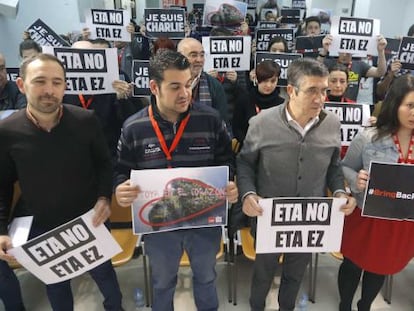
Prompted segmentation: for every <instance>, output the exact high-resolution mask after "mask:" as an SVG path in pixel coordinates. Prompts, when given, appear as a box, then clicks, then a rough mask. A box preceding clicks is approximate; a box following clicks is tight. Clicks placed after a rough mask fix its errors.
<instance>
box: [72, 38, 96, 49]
mask: <svg viewBox="0 0 414 311" xmlns="http://www.w3.org/2000/svg"><path fill="white" fill-rule="evenodd" d="M72 47H73V48H75V49H93V48H94V46H93V44H92V42H90V41H84V40H82V41H76V42H75V43H73V44H72Z"/></svg>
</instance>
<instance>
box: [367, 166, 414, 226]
mask: <svg viewBox="0 0 414 311" xmlns="http://www.w3.org/2000/svg"><path fill="white" fill-rule="evenodd" d="M413 176H414V166H413V165H410V164H399V163H382V162H374V161H372V162H371V164H370V168H369V180H368V184H367V187H366V191H365V198H364V204H363V207H362V215H363V216H366V217H374V218H383V219H395V220H411V221H413V220H414V205H413V200H414V191H413V189H414V179H413Z"/></svg>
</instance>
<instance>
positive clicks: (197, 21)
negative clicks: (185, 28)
mask: <svg viewBox="0 0 414 311" xmlns="http://www.w3.org/2000/svg"><path fill="white" fill-rule="evenodd" d="M203 15H204V3H193V9H192V10H191V11H190V12H189V13H188V23H189V24H190V25H198V26H202V25H203Z"/></svg>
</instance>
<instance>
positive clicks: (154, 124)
mask: <svg viewBox="0 0 414 311" xmlns="http://www.w3.org/2000/svg"><path fill="white" fill-rule="evenodd" d="M148 114H149V118H150V120H151V124H152V127H153V129H154V131H155V134H156V135H157V138H158V141H159V142H160V145H161V149H162V151H163V152H164V154H165V157H166V158H167V161H168V162H170V161H171V160H172V156H171V152H173V151H174V150H175V148H176V147H177V145H178V143H179V142H180V139H181V137H182V136H183V133H184V129H185V127H186V126H187V123H188V120H189V119H190V113H188V114H187V116H186V117H185V118H184V119H183V120H182V121H181V124H180V126H179V128H178V131H177V133H176V134H175V137H174V140H173V142H172V144H171V146H170V148H168V147H167V143H166V142H165V138H164V135H163V134H162V132H161V130H160V127H159V126H158V122H157V121H156V120H155V118H154V113H153V111H152V106H149V108H148ZM168 168H171V165H170V164H168Z"/></svg>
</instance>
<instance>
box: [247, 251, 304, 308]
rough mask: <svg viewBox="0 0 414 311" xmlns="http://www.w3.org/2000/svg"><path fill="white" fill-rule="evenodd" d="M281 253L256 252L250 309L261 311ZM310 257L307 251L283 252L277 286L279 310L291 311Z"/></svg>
mask: <svg viewBox="0 0 414 311" xmlns="http://www.w3.org/2000/svg"><path fill="white" fill-rule="evenodd" d="M280 255H281V254H257V255H256V260H255V261H254V264H253V278H252V283H251V289H250V307H251V310H252V311H263V310H264V308H265V303H266V296H267V294H268V293H269V290H270V287H271V285H272V281H273V277H274V275H275V272H276V269H277V267H278V265H279V257H280ZM310 259H311V254H308V253H303V254H302V253H301V254H299V253H290V254H284V256H283V265H282V276H281V279H280V288H279V297H278V301H279V310H280V311H293V310H294V309H295V302H296V297H297V295H298V293H299V289H300V284H301V282H302V279H303V275H304V274H305V271H306V267H307V265H308V264H309V261H310Z"/></svg>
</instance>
